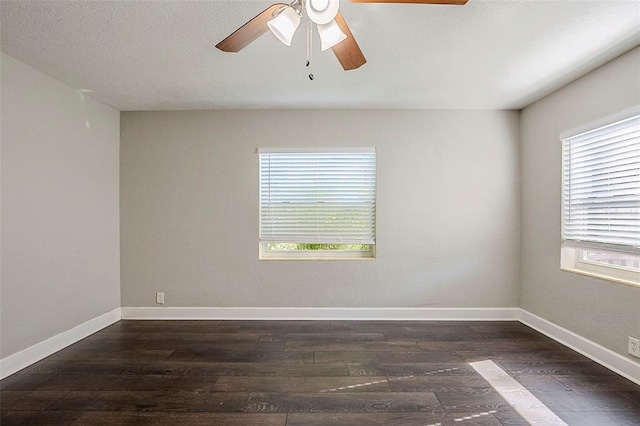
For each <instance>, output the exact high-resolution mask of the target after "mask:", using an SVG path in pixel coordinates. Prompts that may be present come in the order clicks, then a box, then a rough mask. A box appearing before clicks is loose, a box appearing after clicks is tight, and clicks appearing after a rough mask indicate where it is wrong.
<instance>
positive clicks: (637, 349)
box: [629, 336, 640, 358]
mask: <svg viewBox="0 0 640 426" xmlns="http://www.w3.org/2000/svg"><path fill="white" fill-rule="evenodd" d="M629 353H630V354H631V355H633V356H637V357H638V358H640V340H638V339H636V338H633V337H631V336H629Z"/></svg>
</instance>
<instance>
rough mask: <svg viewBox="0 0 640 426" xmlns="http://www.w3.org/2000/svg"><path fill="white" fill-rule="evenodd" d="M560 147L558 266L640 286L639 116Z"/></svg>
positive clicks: (571, 139) (570, 138) (599, 129)
mask: <svg viewBox="0 0 640 426" xmlns="http://www.w3.org/2000/svg"><path fill="white" fill-rule="evenodd" d="M562 142H563V198H562V199H563V214H562V238H563V245H562V252H561V267H562V268H563V269H567V270H571V271H574V272H580V273H584V274H588V275H594V276H598V277H601V278H607V279H612V280H615V281H621V282H624V283H629V284H637V285H640V115H639V116H634V117H631V118H628V119H626V120H622V121H618V122H616V123H613V124H609V125H607V126H604V127H599V128H597V129H594V130H591V131H589V132H586V133H581V134H579V135H576V136H572V137H569V138H566V139H563V141H562Z"/></svg>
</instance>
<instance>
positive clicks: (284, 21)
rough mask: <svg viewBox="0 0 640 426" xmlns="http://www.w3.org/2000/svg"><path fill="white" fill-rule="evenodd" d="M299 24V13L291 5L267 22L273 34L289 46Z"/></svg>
mask: <svg viewBox="0 0 640 426" xmlns="http://www.w3.org/2000/svg"><path fill="white" fill-rule="evenodd" d="M263 25H264V24H263ZM299 25H300V15H298V12H297V11H296V10H295V9H294V8H292V7H291V6H287V7H286V8H284V9H283V10H282V12H280V13H279V14H278V16H276V17H275V18H273V19H272V20H270V21H268V22H267V26H268V27H269V29H270V30H271V32H272V33H273V35H275V36H276V37H278V40H280V41H281V42H283V43H284V44H286V45H287V46H291V40H292V39H293V35H294V34H295V33H296V30H297V29H298V26H299Z"/></svg>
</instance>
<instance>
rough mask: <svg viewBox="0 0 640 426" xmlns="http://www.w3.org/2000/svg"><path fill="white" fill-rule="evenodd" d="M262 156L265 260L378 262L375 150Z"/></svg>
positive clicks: (262, 153)
mask: <svg viewBox="0 0 640 426" xmlns="http://www.w3.org/2000/svg"><path fill="white" fill-rule="evenodd" d="M258 154H259V157H260V258H262V259H274V258H275V259H282V258H284V259H322V258H332V259H333V258H372V257H374V251H375V237H376V235H375V233H376V232H375V231H376V226H375V224H376V152H375V149H374V148H357V149H323V150H295V151H294V150H271V149H269V150H265V149H263V150H259V151H258Z"/></svg>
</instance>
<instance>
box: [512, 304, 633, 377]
mask: <svg viewBox="0 0 640 426" xmlns="http://www.w3.org/2000/svg"><path fill="white" fill-rule="evenodd" d="M519 320H520V322H521V323H523V324H525V325H526V326H528V327H531V328H533V329H534V330H537V331H539V332H540V333H542V334H545V335H547V336H549V337H551V338H552V339H553V340H555V341H557V342H559V343H562V344H563V345H565V346H567V347H569V348H571V349H573V350H574V351H576V352H578V353H581V354H582V355H584V356H586V357H587V358H589V359H591V360H593V361H595V362H597V363H598V364H600V365H602V366H603V367H606V368H608V369H609V370H611V371H614V372H616V373H618V374H619V375H621V376H623V377H625V378H627V379H629V380H631V381H632V382H634V383H637V384H638V385H640V363H639V362H636V361H633V360H631V359H630V358H626V357H624V356H622V355H620V354H618V353H616V352H613V351H612V350H610V349H607V348H605V347H604V346H600V345H599V344H597V343H595V342H593V341H591V340H589V339H586V338H584V337H582V336H580V335H578V334H576V333H574V332H573V331H569V330H567V329H566V328H563V327H560V326H559V325H557V324H554V323H552V322H551V321H548V320H546V319H544V318H542V317H539V316H537V315H535V314H532V313H531V312H528V311H525V310H524V309H520V319H519Z"/></svg>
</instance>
